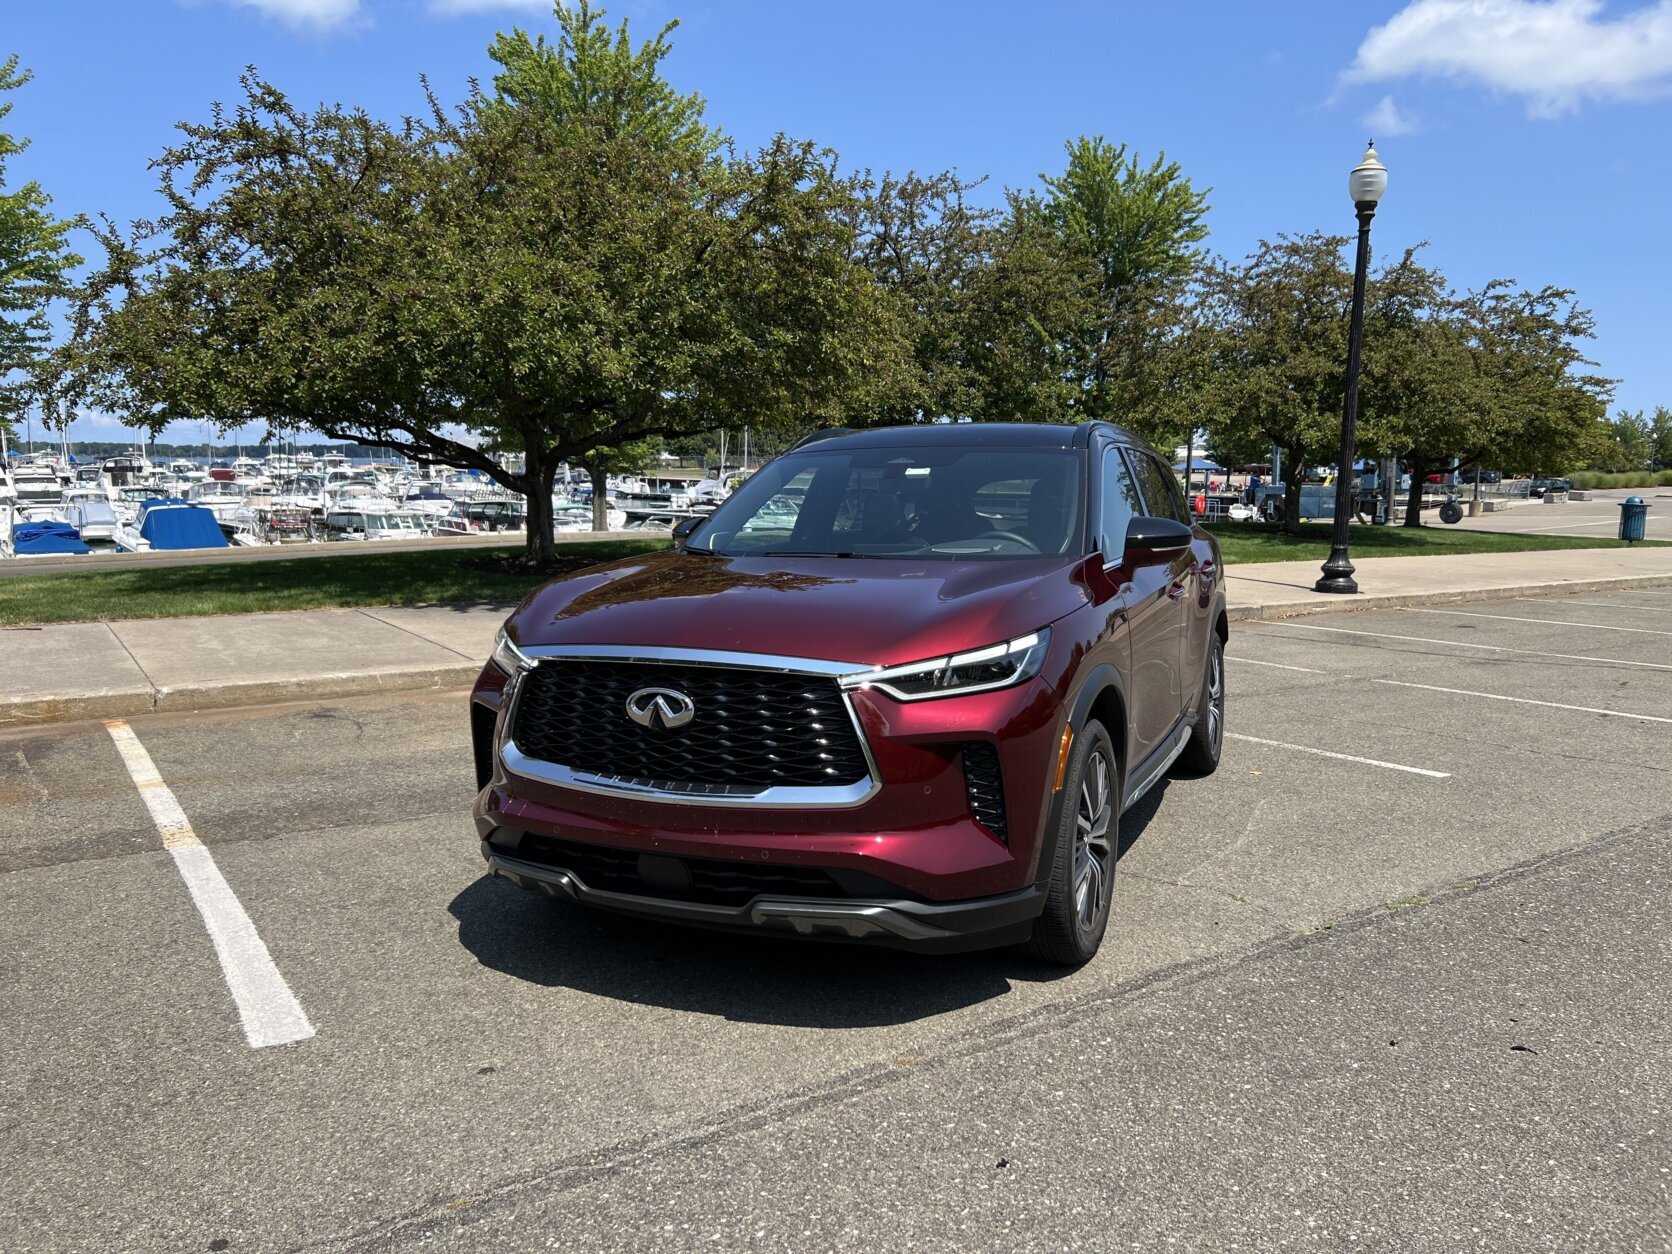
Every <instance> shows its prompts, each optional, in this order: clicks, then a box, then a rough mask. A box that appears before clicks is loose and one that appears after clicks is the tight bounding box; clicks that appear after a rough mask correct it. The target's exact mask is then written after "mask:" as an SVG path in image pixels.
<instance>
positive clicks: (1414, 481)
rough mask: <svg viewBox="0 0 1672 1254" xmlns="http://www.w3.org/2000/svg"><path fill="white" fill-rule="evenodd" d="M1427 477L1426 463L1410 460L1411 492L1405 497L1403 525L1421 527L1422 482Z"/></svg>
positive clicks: (1414, 459)
mask: <svg viewBox="0 0 1672 1254" xmlns="http://www.w3.org/2000/svg"><path fill="white" fill-rule="evenodd" d="M1427 476H1428V463H1427V462H1424V461H1419V460H1417V459H1416V458H1415V457H1413V458H1412V459H1411V490H1410V492H1409V493H1408V494H1407V495H1406V497H1405V525H1406V526H1407V527H1420V526H1422V481H1423V480H1424V479H1425V478H1427Z"/></svg>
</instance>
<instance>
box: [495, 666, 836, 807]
mask: <svg viewBox="0 0 1672 1254" xmlns="http://www.w3.org/2000/svg"><path fill="white" fill-rule="evenodd" d="M641 688H671V689H674V690H675V691H677V692H681V693H684V694H685V695H686V696H687V697H689V698H690V699H691V702H692V704H693V705H694V706H695V709H696V714H695V717H694V718H693V719H692V720H691V721H690V722H689V723H687V724H686V725H685V726H684V727H680V728H676V729H668V728H665V727H662V726H660V724H659V723H658V724H657V725H655V726H651V727H641V726H640V725H639V724H638V723H635V722H634V721H633V720H632V719H630V718H628V717H627V698H628V697H629V696H631V695H632V694H633V693H635V692H637V691H638V690H639V689H641ZM512 738H513V739H514V740H515V742H516V745H517V748H518V749H520V750H521V751H522V752H523V753H524V754H526V755H528V756H529V757H531V758H536V759H539V760H541V761H544V762H551V763H554V764H556V765H559V766H565V767H568V768H569V769H570V770H572V771H576V772H579V773H581V774H585V775H593V776H600V777H603V778H605V779H609V780H614V781H617V782H620V783H625V784H633V785H638V786H643V787H651V788H659V789H663V790H666V791H674V792H690V793H693V794H702V795H709V796H712V795H722V796H723V795H727V794H736V795H738V796H751V795H753V794H755V793H758V792H760V791H761V790H763V789H766V788H773V787H802V788H806V787H840V786H842V785H846V784H856V783H859V782H860V781H862V780H864V779H865V778H867V775H868V769H867V766H866V762H865V751H864V749H863V747H862V746H861V745H860V742H859V735H858V733H857V732H856V731H855V730H854V726H853V720H852V718H851V717H850V716H849V714H848V711H847V707H846V705H845V704H844V703H843V701H842V696H841V691H840V689H838V688H837V686H836V681H835V680H834V679H831V678H829V677H828V676H822V675H795V674H784V673H782V672H777V671H759V670H747V669H744V668H741V667H729V666H700V665H692V664H690V663H681V662H622V661H606V660H598V659H590V658H558V659H548V660H544V661H541V662H540V663H539V664H538V665H536V666H535V667H534V669H533V670H531V671H530V672H529V673H528V674H527V675H526V676H524V677H523V681H522V690H521V692H520V694H519V695H518V697H517V712H516V720H515V725H514V726H513V728H512Z"/></svg>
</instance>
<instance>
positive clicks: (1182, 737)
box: [1121, 717, 1196, 810]
mask: <svg viewBox="0 0 1672 1254" xmlns="http://www.w3.org/2000/svg"><path fill="white" fill-rule="evenodd" d="M1195 730H1196V720H1195V719H1194V718H1191V717H1186V718H1181V719H1180V720H1179V721H1178V726H1176V727H1174V728H1173V731H1172V734H1171V735H1170V736H1169V737H1168V741H1167V742H1166V747H1165V749H1162V750H1157V752H1158V753H1160V754H1161V761H1160V763H1159V764H1158V765H1156V766H1155V767H1153V768H1151V770H1150V772H1149V774H1148V775H1145V776H1144V778H1143V781H1142V782H1141V783H1140V784H1139V785H1138V786H1137V787H1136V788H1134V789H1133V790H1132V791H1131V792H1130V793H1129V794H1127V798H1126V803H1125V804H1124V805H1122V806H1121V809H1122V810H1130V809H1131V808H1132V807H1133V806H1135V805H1137V804H1138V799H1139V798H1140V797H1142V796H1143V795H1144V794H1145V793H1146V792H1148V791H1149V790H1150V789H1151V788H1154V787H1155V786H1156V784H1158V783H1159V782H1160V781H1161V777H1162V776H1163V775H1165V774H1166V773H1167V768H1168V767H1170V766H1172V764H1173V763H1174V762H1177V761H1178V758H1179V754H1181V753H1183V752H1184V747H1185V745H1187V744H1188V743H1190V734H1191V733H1192V732H1194V731H1195ZM1150 756H1152V757H1153V756H1155V755H1154V754H1152V755H1150Z"/></svg>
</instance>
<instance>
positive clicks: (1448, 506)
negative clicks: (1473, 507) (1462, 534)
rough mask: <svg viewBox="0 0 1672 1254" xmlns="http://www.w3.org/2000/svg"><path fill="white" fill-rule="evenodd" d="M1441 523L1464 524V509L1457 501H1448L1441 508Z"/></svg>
mask: <svg viewBox="0 0 1672 1254" xmlns="http://www.w3.org/2000/svg"><path fill="white" fill-rule="evenodd" d="M1440 521H1441V522H1443V523H1455V522H1462V521H1463V507H1462V506H1461V505H1459V504H1458V503H1457V502H1456V501H1447V502H1446V503H1445V504H1444V505H1442V506H1440Z"/></svg>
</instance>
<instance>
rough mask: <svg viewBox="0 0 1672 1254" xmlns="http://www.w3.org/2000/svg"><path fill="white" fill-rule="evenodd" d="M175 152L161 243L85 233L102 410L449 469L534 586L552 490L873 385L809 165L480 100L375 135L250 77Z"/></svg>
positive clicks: (829, 182)
mask: <svg viewBox="0 0 1672 1254" xmlns="http://www.w3.org/2000/svg"><path fill="white" fill-rule="evenodd" d="M432 103H433V102H432ZM182 130H183V132H184V139H183V141H182V142H181V143H179V144H177V145H175V146H174V147H172V148H170V149H169V150H168V151H167V152H165V153H164V154H163V156H162V157H161V158H160V159H159V161H158V162H157V166H158V168H159V170H160V171H161V176H162V184H163V191H164V194H165V196H166V197H167V199H168V202H169V212H168V214H167V215H166V216H165V217H164V218H163V219H161V220H160V223H159V224H158V225H157V226H155V227H153V228H151V229H149V230H145V229H141V230H140V231H139V232H138V234H137V235H136V236H135V237H133V238H129V237H126V236H124V235H122V234H121V233H120V232H117V231H114V230H110V229H105V230H104V231H102V232H101V235H102V238H103V239H104V241H105V244H106V247H107V252H108V263H107V265H106V267H105V268H104V270H103V271H102V272H101V273H100V274H99V275H98V276H96V278H95V281H94V282H93V283H92V284H91V285H90V287H89V299H90V303H91V305H92V306H93V307H94V313H95V315H96V316H95V318H94V319H93V321H92V322H90V324H89V326H90V328H91V329H90V333H89V335H88V336H87V337H86V343H85V345H84V346H83V347H82V354H83V360H84V363H85V369H86V370H87V371H88V372H89V373H90V374H91V375H92V376H93V377H94V378H95V379H96V380H97V381H98V383H99V385H100V387H101V389H102V393H103V400H104V402H105V403H106V405H107V407H108V408H116V409H123V410H125V411H126V412H129V413H132V414H134V415H135V416H136V418H137V419H138V420H140V421H143V422H145V423H147V424H148V425H150V426H152V427H153V428H157V427H160V426H161V425H162V424H164V423H166V422H168V421H170V420H172V419H175V418H190V419H194V420H201V419H204V418H209V419H212V420H213V421H216V422H218V423H220V424H222V425H223V426H231V425H236V424H240V423H245V422H250V421H265V422H268V423H270V424H273V425H277V426H282V427H292V426H307V427H311V428H313V429H316V430H319V431H322V432H324V433H325V434H326V435H328V436H329V437H331V438H333V439H342V440H359V441H364V442H366V443H370V444H376V445H380V446H383V447H388V448H394V449H399V450H401V451H403V452H405V453H407V454H410V455H414V456H418V457H422V458H426V459H429V460H434V461H442V462H446V463H449V464H453V465H460V466H466V467H475V468H477V469H480V470H481V471H483V472H484V473H486V474H488V475H490V476H492V477H493V478H495V479H496V480H497V481H499V482H501V483H503V484H505V485H506V486H508V487H511V488H513V489H514V490H516V491H519V492H522V493H524V494H525V495H526V496H527V498H528V502H529V522H530V525H529V544H530V551H531V555H532V556H534V557H537V558H544V557H548V556H550V555H551V553H552V537H551V521H552V520H551V486H552V480H553V476H554V474H555V472H556V469H557V465H558V463H559V462H560V461H562V460H570V461H578V460H579V459H580V458H581V457H582V456H583V455H584V454H586V453H588V452H590V451H591V450H593V449H596V448H599V447H612V448H619V447H622V446H624V445H627V444H631V443H632V442H634V441H637V440H642V439H645V438H648V437H652V436H668V435H677V434H681V433H686V432H695V431H704V430H708V429H711V428H714V427H717V426H719V425H721V424H722V423H726V424H729V425H738V424H741V423H744V422H747V423H750V424H751V425H753V426H755V427H757V428H762V427H771V426H774V425H778V424H783V423H787V422H794V421H805V420H808V419H818V418H823V417H827V416H834V415H836V414H839V413H840V412H841V411H842V409H843V406H844V404H845V402H846V399H847V398H848V396H849V395H850V394H852V393H854V392H856V391H858V390H860V389H861V388H862V387H864V386H865V385H866V383H867V381H868V380H869V379H870V378H871V377H872V376H873V375H875V374H877V373H879V372H883V373H885V372H886V371H887V370H889V369H890V368H891V363H892V361H893V359H894V355H895V339H894V337H893V334H892V329H891V324H890V322H889V318H888V312H887V310H886V309H884V308H882V307H880V304H879V301H878V298H877V293H876V291H875V286H874V284H872V283H871V282H870V281H869V278H868V276H867V275H866V274H865V273H864V272H863V271H862V270H860V269H858V268H857V267H855V266H854V265H853V264H852V263H851V260H850V254H851V250H852V229H851V219H852V215H853V205H854V201H855V197H856V191H855V189H854V187H853V185H852V184H851V182H850V181H848V180H844V179H842V178H840V177H838V176H837V174H836V173H835V172H834V170H833V169H832V165H831V159H830V158H829V157H828V155H827V154H823V153H821V152H819V151H817V150H815V149H814V148H813V147H811V146H810V145H806V144H797V143H792V142H790V141H787V140H782V139H781V140H779V141H777V142H775V143H774V144H772V145H771V146H769V147H768V148H767V149H765V150H763V151H762V152H760V153H759V154H756V155H754V156H751V157H746V158H736V159H731V160H727V161H716V160H709V159H707V158H703V157H699V156H697V155H695V154H693V153H692V152H690V151H689V150H688V149H686V148H682V147H679V146H673V147H670V146H667V145H663V144H657V143H653V142H646V141H645V140H644V139H642V138H640V137H637V136H633V135H627V136H622V135H610V134H607V133H602V132H601V131H600V130H599V129H598V128H591V127H581V128H576V127H573V126H570V125H568V124H567V123H565V122H564V121H562V120H561V119H557V118H554V117H552V116H550V115H549V114H548V113H547V112H546V111H544V110H539V109H531V108H521V107H515V108H513V107H507V106H506V105H505V104H504V103H503V102H501V101H497V100H493V99H490V98H487V97H484V96H480V95H478V96H473V97H472V98H471V99H470V100H468V101H467V102H466V103H465V104H464V105H463V106H462V108H460V109H458V110H456V111H449V110H446V109H444V108H442V107H441V106H440V105H439V104H436V105H435V106H434V108H433V109H432V111H431V116H430V118H428V119H427V120H423V121H410V122H408V123H406V124H405V125H403V126H401V127H392V126H389V125H387V124H385V123H382V122H379V121H377V120H375V119H372V118H370V117H369V116H367V115H366V114H364V113H363V112H360V111H357V110H345V109H342V108H321V109H319V110H317V111H315V112H313V113H308V112H306V111H303V110H300V109H298V108H296V107H295V106H293V105H292V104H291V103H290V102H289V101H288V100H286V99H285V97H284V96H283V95H282V93H280V92H279V91H278V90H277V89H275V88H273V87H271V86H269V85H267V84H265V83H262V82H260V81H258V80H256V79H254V78H253V77H252V78H250V79H249V80H248V81H247V82H246V98H245V100H244V101H243V103H242V104H241V105H240V106H239V107H238V108H237V109H236V110H234V111H231V112H227V111H224V110H220V109H217V110H216V111H215V112H214V113H213V115H212V116H211V119H210V120H209V121H208V122H206V123H194V124H188V125H186V126H184V127H183V128H182ZM478 444H485V445H489V446H493V447H499V448H505V449H516V450H519V451H520V452H521V453H522V463H521V468H520V469H516V470H512V469H508V468H506V467H505V466H502V465H500V464H499V463H498V462H497V461H496V460H494V459H493V458H491V457H489V456H488V455H487V454H486V453H484V452H482V451H481V450H480V449H479V448H478V447H476V446H477V445H478Z"/></svg>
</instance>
